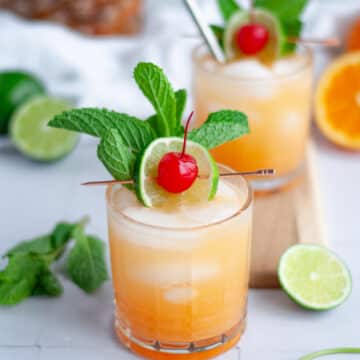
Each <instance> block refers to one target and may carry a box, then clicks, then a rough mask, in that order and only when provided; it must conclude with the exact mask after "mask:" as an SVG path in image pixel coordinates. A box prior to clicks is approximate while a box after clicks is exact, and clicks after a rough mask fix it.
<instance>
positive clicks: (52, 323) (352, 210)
mask: <svg viewBox="0 0 360 360" xmlns="http://www.w3.org/2000/svg"><path fill="white" fill-rule="evenodd" d="M313 137H315V143H316V150H317V152H316V154H317V157H316V161H317V163H316V168H317V169H318V173H319V174H318V176H319V180H320V184H321V193H322V197H323V205H324V215H325V221H326V225H327V230H328V240H329V243H330V244H331V247H333V248H334V249H336V251H337V252H338V253H339V255H341V256H342V257H343V258H344V259H345V260H346V262H347V264H348V265H349V267H350V269H351V272H352V275H353V282H354V289H353V293H352V295H351V297H350V298H349V300H348V301H347V302H346V303H345V304H344V305H343V306H341V307H340V308H338V309H336V310H333V311H331V312H326V313H312V312H308V311H304V310H301V309H300V308H299V307H297V306H296V305H294V304H293V303H292V302H291V301H290V300H289V299H288V298H287V297H286V296H285V295H284V293H283V292H282V291H280V290H251V291H250V297H249V310H248V312H249V317H248V328H247V331H246V333H245V335H244V337H243V339H242V340H241V342H240V343H239V344H238V345H237V346H236V347H235V348H234V349H232V350H230V351H229V352H228V353H226V354H224V355H222V356H220V357H219V359H221V360H238V359H241V360H263V359H268V360H292V359H294V360H296V359H298V357H299V356H300V355H302V354H304V353H308V352H311V351H314V350H317V349H321V348H327V347H335V346H360V312H359V304H360V285H359V281H360V261H359V255H360V230H359V219H360V215H359V213H360V211H359V204H360V189H359V187H360V154H356V153H349V152H344V151H342V150H339V149H336V148H335V147H333V146H332V145H330V144H328V143H327V142H326V141H324V140H323V139H322V138H321V137H320V136H319V135H318V134H313ZM95 149H96V142H95V141H93V140H88V139H84V141H82V142H81V143H80V145H79V146H78V147H77V149H76V150H75V152H74V153H73V154H71V155H70V156H69V157H67V158H66V159H64V160H63V161H60V162H58V163H55V164H45V165H42V164H37V163H33V162H31V161H28V160H26V159H25V158H24V157H22V156H21V155H20V154H18V153H17V152H16V151H15V150H14V149H13V148H12V147H11V145H10V144H9V143H8V142H7V141H5V140H2V141H1V140H0V240H1V241H0V253H3V252H4V251H5V250H6V249H7V248H9V247H10V246H12V245H13V244H15V243H16V242H17V241H19V240H23V239H26V238H29V237H32V236H35V235H39V234H41V233H44V232H46V231H48V230H50V228H51V227H52V226H53V224H54V223H55V222H56V221H58V220H61V219H63V220H76V219H79V218H81V217H82V216H83V215H84V214H89V215H90V216H91V218H92V222H91V225H90V227H89V230H91V231H92V232H94V233H96V234H98V235H100V236H102V237H103V238H106V219H105V202H104V189H103V188H91V189H90V188H85V187H81V186H79V184H80V182H82V181H84V180H92V179H93V180H95V179H102V178H107V177H108V175H107V174H106V172H105V170H104V169H103V168H102V165H101V164H100V163H99V162H98V161H97V160H96V157H95ZM61 280H62V282H63V283H64V285H65V292H64V295H63V296H62V297H61V298H57V299H46V298H32V299H29V300H27V301H25V302H24V303H22V304H21V305H19V306H15V307H10V308H4V307H2V308H0V359H1V360H3V359H4V360H25V359H26V360H44V359H52V360H63V359H67V360H79V359H80V360H81V359H86V360H93V359H94V360H95V359H107V360H115V359H116V360H118V359H122V360H135V359H137V357H136V356H135V355H132V354H130V353H129V352H128V351H127V350H125V349H124V348H123V347H122V346H120V345H119V343H118V342H117V341H116V339H115V337H114V334H113V331H112V320H113V319H112V311H113V304H112V290H111V282H107V284H106V285H105V286H103V287H102V288H101V289H100V290H99V291H98V292H97V293H96V294H95V295H91V296H89V295H86V294H84V293H83V292H82V291H80V290H79V289H78V288H76V287H75V286H74V285H73V284H72V283H71V282H69V281H68V280H67V279H66V278H65V276H63V275H61ZM333 358H334V357H333ZM352 358H353V357H352V356H351V355H345V356H343V357H341V356H336V357H335V358H334V359H352ZM354 358H356V356H354Z"/></svg>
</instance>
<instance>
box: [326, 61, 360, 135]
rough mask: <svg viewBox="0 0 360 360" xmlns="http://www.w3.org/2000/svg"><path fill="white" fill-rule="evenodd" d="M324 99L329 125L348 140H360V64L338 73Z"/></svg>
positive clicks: (330, 83)
mask: <svg viewBox="0 0 360 360" xmlns="http://www.w3.org/2000/svg"><path fill="white" fill-rule="evenodd" d="M323 99H324V107H325V116H326V119H327V122H328V125H329V126H330V127H331V128H333V129H334V130H336V131H338V132H341V133H343V135H344V136H346V137H348V138H353V139H359V140H360V63H359V64H353V65H349V66H347V67H346V68H343V69H341V71H339V72H337V73H336V74H335V75H334V76H333V77H332V78H331V80H330V82H329V84H328V86H327V89H326V92H325V94H324V98H323Z"/></svg>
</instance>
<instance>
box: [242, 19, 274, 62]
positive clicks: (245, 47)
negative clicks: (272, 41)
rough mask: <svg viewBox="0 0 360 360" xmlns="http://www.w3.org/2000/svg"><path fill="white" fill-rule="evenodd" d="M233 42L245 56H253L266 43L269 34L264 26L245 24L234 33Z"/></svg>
mask: <svg viewBox="0 0 360 360" xmlns="http://www.w3.org/2000/svg"><path fill="white" fill-rule="evenodd" d="M235 41H236V44H237V46H238V47H239V49H240V50H241V51H242V52H243V53H244V54H245V55H255V54H257V53H258V52H260V51H261V50H263V49H264V47H265V46H266V44H267V43H268V41H269V32H268V30H267V29H266V27H265V26H264V25H261V24H246V25H243V26H241V27H240V29H239V30H238V31H237V32H236V34H235Z"/></svg>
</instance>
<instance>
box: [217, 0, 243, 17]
mask: <svg viewBox="0 0 360 360" xmlns="http://www.w3.org/2000/svg"><path fill="white" fill-rule="evenodd" d="M218 7H219V9H220V12H221V14H222V16H223V18H224V20H225V22H227V21H228V20H229V19H230V18H231V16H232V15H234V13H235V12H236V11H239V10H241V8H240V6H239V5H238V4H237V3H236V1H235V0H218Z"/></svg>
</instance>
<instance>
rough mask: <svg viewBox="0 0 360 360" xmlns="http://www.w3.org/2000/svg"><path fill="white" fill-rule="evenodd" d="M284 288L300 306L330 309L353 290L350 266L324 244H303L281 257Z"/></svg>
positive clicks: (281, 274) (282, 284) (281, 279)
mask: <svg viewBox="0 0 360 360" xmlns="http://www.w3.org/2000/svg"><path fill="white" fill-rule="evenodd" d="M278 275H279V280H280V284H281V286H282V288H283V289H284V291H285V292H286V293H287V294H288V295H289V297H290V298H291V299H292V300H294V301H295V302H296V303H297V304H299V305H300V306H302V307H304V308H307V309H310V310H329V309H332V308H334V307H336V306H338V305H340V304H341V303H343V302H344V301H345V299H346V298H347V297H348V296H349V295H350V293H351V275H350V272H349V270H348V268H347V267H346V265H345V264H344V263H343V262H342V261H341V260H340V259H339V258H338V256H337V255H336V254H335V253H333V252H332V251H330V250H328V249H326V248H325V247H323V246H319V245H312V244H299V245H294V246H292V247H290V248H289V249H288V250H287V251H286V252H285V253H284V254H283V255H282V257H281V259H280V263H279V269H278Z"/></svg>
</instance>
